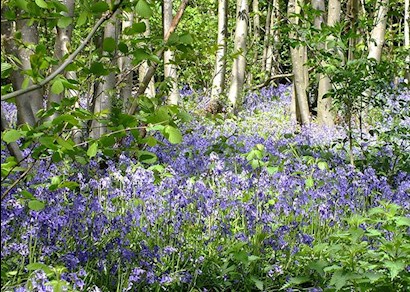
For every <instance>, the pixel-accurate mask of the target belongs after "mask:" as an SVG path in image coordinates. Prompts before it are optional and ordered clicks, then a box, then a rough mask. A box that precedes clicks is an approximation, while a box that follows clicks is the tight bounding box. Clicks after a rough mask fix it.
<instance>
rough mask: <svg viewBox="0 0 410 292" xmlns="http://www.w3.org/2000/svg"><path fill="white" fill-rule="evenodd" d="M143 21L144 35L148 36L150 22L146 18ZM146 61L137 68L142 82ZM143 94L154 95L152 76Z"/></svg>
mask: <svg viewBox="0 0 410 292" xmlns="http://www.w3.org/2000/svg"><path fill="white" fill-rule="evenodd" d="M143 22H144V23H145V27H146V30H145V32H144V36H145V37H150V35H151V28H150V23H149V20H148V19H144V20H143ZM148 67H149V66H148V62H147V61H144V62H143V63H142V64H141V66H140V67H139V69H138V72H139V75H138V80H139V82H142V80H144V76H145V75H146V74H147V71H148ZM145 95H146V96H147V97H150V98H152V97H155V80H154V77H152V79H151V80H150V82H149V84H148V86H147V89H145Z"/></svg>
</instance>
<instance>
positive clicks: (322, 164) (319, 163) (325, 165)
mask: <svg viewBox="0 0 410 292" xmlns="http://www.w3.org/2000/svg"><path fill="white" fill-rule="evenodd" d="M317 167H319V169H321V170H325V169H328V168H329V166H328V165H327V163H326V162H325V161H319V162H318V163H317Z"/></svg>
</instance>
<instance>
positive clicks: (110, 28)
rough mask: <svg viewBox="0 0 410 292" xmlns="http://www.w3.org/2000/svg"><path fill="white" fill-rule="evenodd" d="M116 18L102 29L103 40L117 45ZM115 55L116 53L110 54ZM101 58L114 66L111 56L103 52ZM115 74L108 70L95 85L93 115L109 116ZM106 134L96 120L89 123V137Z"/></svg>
mask: <svg viewBox="0 0 410 292" xmlns="http://www.w3.org/2000/svg"><path fill="white" fill-rule="evenodd" d="M116 19H117V17H116V16H115V15H114V16H113V17H112V19H111V20H110V21H109V22H108V23H107V24H106V26H105V28H104V39H106V38H113V39H114V40H115V42H116V43H117V40H118V33H117V21H116ZM111 54H114V56H115V55H116V52H114V53H111ZM103 56H105V57H108V58H110V59H111V62H110V65H114V60H115V58H113V56H112V55H109V54H107V52H103ZM115 77H116V76H115V72H113V70H110V73H109V74H108V75H107V76H104V77H103V80H102V82H100V83H99V84H98V85H97V89H96V91H95V93H94V96H95V98H94V107H93V108H94V114H99V113H101V112H104V116H105V115H109V113H110V112H111V109H112V99H113V98H114V95H115V83H116V82H115V79H116V78H115ZM106 133H107V127H106V126H105V125H104V124H102V123H100V122H98V121H97V120H93V121H92V123H91V133H90V137H91V138H93V139H98V138H100V137H101V136H102V135H104V134H106Z"/></svg>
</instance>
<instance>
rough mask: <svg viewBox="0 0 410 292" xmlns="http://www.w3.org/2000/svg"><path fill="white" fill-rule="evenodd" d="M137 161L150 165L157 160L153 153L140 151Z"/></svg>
mask: <svg viewBox="0 0 410 292" xmlns="http://www.w3.org/2000/svg"><path fill="white" fill-rule="evenodd" d="M138 160H139V161H141V162H143V163H147V164H152V163H155V162H156V161H157V160H158V157H157V155H155V153H152V152H149V151H145V150H140V151H138Z"/></svg>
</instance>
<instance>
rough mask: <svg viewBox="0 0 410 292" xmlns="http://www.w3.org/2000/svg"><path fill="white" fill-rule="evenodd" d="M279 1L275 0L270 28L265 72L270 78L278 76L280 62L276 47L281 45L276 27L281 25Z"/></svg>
mask: <svg viewBox="0 0 410 292" xmlns="http://www.w3.org/2000/svg"><path fill="white" fill-rule="evenodd" d="M279 17H280V15H279V0H273V5H272V11H271V16H270V18H269V19H270V28H269V37H268V47H267V53H266V67H265V71H266V72H267V73H268V76H269V77H270V76H273V75H275V74H278V73H279V72H278V66H277V64H276V62H277V61H278V60H279V58H278V56H277V55H278V52H277V50H276V49H275V47H276V45H277V44H278V43H279V34H278V32H277V31H276V29H275V27H276V26H277V24H278V23H279Z"/></svg>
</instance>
